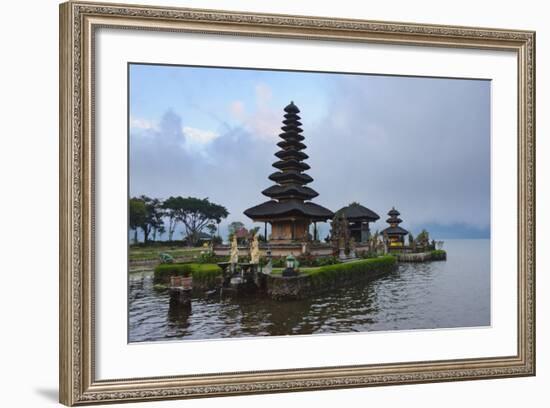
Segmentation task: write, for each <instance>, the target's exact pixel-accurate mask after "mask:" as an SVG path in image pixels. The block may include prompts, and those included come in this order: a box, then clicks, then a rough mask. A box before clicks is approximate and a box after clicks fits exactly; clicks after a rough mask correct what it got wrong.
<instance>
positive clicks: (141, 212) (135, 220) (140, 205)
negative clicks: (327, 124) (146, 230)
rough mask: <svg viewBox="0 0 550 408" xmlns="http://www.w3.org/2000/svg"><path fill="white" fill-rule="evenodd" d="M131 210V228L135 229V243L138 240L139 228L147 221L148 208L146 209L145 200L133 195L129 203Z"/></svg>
mask: <svg viewBox="0 0 550 408" xmlns="http://www.w3.org/2000/svg"><path fill="white" fill-rule="evenodd" d="M129 211H130V217H129V219H130V229H132V230H134V244H137V242H138V237H137V233H138V228H141V226H142V225H143V224H144V223H145V220H146V218H147V210H146V209H145V202H144V201H143V200H141V199H139V198H136V197H133V198H131V199H130V205H129Z"/></svg>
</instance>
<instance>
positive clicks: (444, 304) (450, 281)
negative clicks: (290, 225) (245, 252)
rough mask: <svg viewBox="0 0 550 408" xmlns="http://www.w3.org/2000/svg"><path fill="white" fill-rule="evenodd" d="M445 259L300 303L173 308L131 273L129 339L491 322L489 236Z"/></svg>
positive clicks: (215, 300) (209, 301) (455, 248)
mask: <svg viewBox="0 0 550 408" xmlns="http://www.w3.org/2000/svg"><path fill="white" fill-rule="evenodd" d="M445 247H446V248H445V249H446V250H447V252H448V260H447V261H440V262H428V263H422V264H400V265H399V267H398V270H397V271H396V272H394V273H392V274H390V275H386V276H384V277H381V278H378V279H376V280H374V281H371V282H368V283H364V284H361V285H356V286H353V287H347V288H339V289H335V290H334V291H332V292H330V293H324V294H321V295H318V296H315V297H312V298H309V299H306V300H299V301H288V302H278V301H273V300H270V299H265V298H259V297H248V298H242V299H235V300H234V299H229V298H225V299H220V297H219V295H216V296H214V297H211V298H193V303H192V310H191V312H190V313H188V312H186V310H185V309H181V308H171V307H170V306H169V295H168V292H167V291H166V290H157V289H155V288H154V287H153V277H152V273H150V272H149V273H147V272H146V273H138V274H131V275H130V287H129V309H130V316H129V320H130V336H129V337H130V338H129V340H130V342H138V341H153V340H167V339H212V338H227V337H246V336H268V335H288V334H313V333H343V332H360V331H372V330H405V329H435V328H451V327H473V326H487V325H490V303H491V302H490V268H489V258H490V256H489V253H490V252H489V251H490V246H489V241H488V240H451V241H447V242H446V243H445Z"/></svg>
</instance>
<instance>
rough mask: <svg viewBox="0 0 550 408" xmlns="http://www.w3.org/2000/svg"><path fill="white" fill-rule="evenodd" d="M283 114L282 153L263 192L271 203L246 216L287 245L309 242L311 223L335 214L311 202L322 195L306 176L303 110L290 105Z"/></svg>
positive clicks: (245, 212)
mask: <svg viewBox="0 0 550 408" xmlns="http://www.w3.org/2000/svg"><path fill="white" fill-rule="evenodd" d="M284 111H285V114H284V119H283V126H282V127H281V129H282V131H283V133H281V134H280V135H279V137H280V138H281V140H280V141H279V143H277V146H279V148H280V150H279V151H278V152H277V153H275V156H276V157H277V158H278V159H279V160H278V161H276V162H275V163H273V167H275V168H276V169H277V171H276V172H274V173H272V174H271V175H270V176H269V179H270V180H271V181H274V182H275V184H274V185H272V186H271V187H269V188H266V189H265V190H264V191H262V194H264V195H266V196H268V197H269V198H270V200H269V201H266V202H264V203H261V204H258V205H256V206H254V207H251V208H248V209H247V210H245V211H244V214H245V215H246V216H247V217H250V218H251V219H252V220H253V221H254V222H264V223H266V225H265V229H266V232H267V223H268V222H269V223H270V224H271V237H270V238H269V241H270V242H274V243H281V244H285V245H286V244H288V243H292V242H296V241H302V242H303V241H307V240H308V239H309V232H308V231H309V226H310V224H311V223H316V222H326V221H327V220H328V219H331V218H332V217H333V216H334V214H333V212H332V211H330V210H329V209H328V208H325V207H322V206H320V205H319V204H315V203H313V202H311V201H310V200H311V199H312V198H314V197H317V196H318V195H319V194H318V193H317V192H316V191H315V190H313V189H312V188H310V187H307V186H306V184H309V183H311V182H312V181H313V179H312V178H311V177H310V176H309V175H308V174H306V173H304V171H306V170H309V166H308V165H307V164H306V163H305V162H304V160H306V159H307V158H308V156H307V154H305V153H304V149H305V148H306V145H305V144H304V143H302V141H303V140H304V136H303V135H302V132H303V130H302V128H301V126H302V123H301V122H300V116H298V113H300V109H298V107H297V106H296V105H295V104H294V102H290V103H289V104H288V105H287V106H286V107H285V108H284ZM315 235H316V234H315Z"/></svg>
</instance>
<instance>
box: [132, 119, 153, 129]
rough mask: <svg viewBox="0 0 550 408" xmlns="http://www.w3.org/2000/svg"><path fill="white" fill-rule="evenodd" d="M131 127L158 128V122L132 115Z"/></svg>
mask: <svg viewBox="0 0 550 408" xmlns="http://www.w3.org/2000/svg"><path fill="white" fill-rule="evenodd" d="M130 128H133V129H140V130H151V129H153V130H158V124H157V123H155V122H154V121H152V120H148V119H143V118H136V117H130Z"/></svg>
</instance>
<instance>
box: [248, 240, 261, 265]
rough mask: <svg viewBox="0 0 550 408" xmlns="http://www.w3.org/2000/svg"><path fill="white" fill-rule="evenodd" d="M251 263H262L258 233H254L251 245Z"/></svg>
mask: <svg viewBox="0 0 550 408" xmlns="http://www.w3.org/2000/svg"><path fill="white" fill-rule="evenodd" d="M250 263H251V264H253V265H258V264H259V263H260V244H259V242H258V234H254V238H253V239H252V244H251V245H250Z"/></svg>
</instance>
